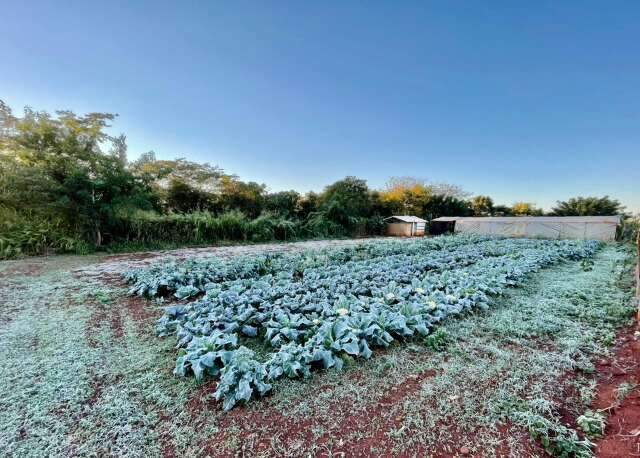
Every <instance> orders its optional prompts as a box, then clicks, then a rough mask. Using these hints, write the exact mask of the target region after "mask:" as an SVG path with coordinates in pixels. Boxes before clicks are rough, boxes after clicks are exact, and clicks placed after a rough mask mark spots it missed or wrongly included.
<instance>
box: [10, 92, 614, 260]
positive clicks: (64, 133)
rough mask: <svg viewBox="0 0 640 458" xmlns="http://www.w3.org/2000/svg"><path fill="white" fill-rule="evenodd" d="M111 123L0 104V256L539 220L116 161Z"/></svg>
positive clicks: (405, 195) (405, 181)
mask: <svg viewBox="0 0 640 458" xmlns="http://www.w3.org/2000/svg"><path fill="white" fill-rule="evenodd" d="M114 119H115V115H112V114H108V113H88V114H85V115H81V116H80V115H76V114H75V113H73V112H70V111H57V112H56V113H55V115H52V114H50V113H47V112H44V111H34V110H32V109H30V108H25V110H24V113H23V114H22V115H21V116H16V115H14V113H13V112H12V110H11V108H10V107H9V106H8V105H7V104H6V103H4V102H3V101H2V100H0V258H8V257H13V256H18V255H21V254H42V253H46V252H48V251H51V250H54V251H57V252H65V251H66V252H73V251H75V252H88V251H91V250H94V249H100V248H107V249H110V250H125V249H137V248H145V247H148V248H152V247H169V246H179V245H185V244H205V243H219V242H224V241H256V242H257V241H268V240H292V239H300V238H318V237H347V236H365V235H377V234H381V233H382V231H383V228H384V223H383V218H384V217H386V216H389V215H392V214H411V215H417V216H421V217H424V218H425V219H427V220H431V219H433V218H436V217H438V216H443V215H457V216H469V215H478V216H487V215H540V214H542V211H541V210H540V209H538V208H536V206H535V205H534V204H532V203H527V202H518V203H515V204H513V205H512V206H502V205H496V204H494V202H493V200H492V199H491V198H490V197H488V196H474V197H471V196H470V195H469V194H468V193H466V192H465V191H464V190H463V189H461V188H460V187H458V186H455V185H450V184H446V183H427V182H425V181H423V180H418V179H415V178H408V177H404V178H392V179H391V180H389V182H388V183H387V185H386V187H384V188H383V189H380V190H376V189H370V188H369V187H368V185H367V183H366V181H365V180H362V179H359V178H357V177H346V178H344V179H342V180H339V181H336V182H335V183H333V184H330V185H328V186H327V187H326V188H325V189H324V190H323V191H322V192H319V193H315V192H308V193H306V194H300V193H298V192H297V191H294V190H290V191H281V192H269V190H268V188H267V186H266V185H265V184H260V183H255V182H247V181H243V180H241V179H240V178H239V177H237V176H235V175H233V174H229V173H226V172H225V171H224V170H223V169H221V168H220V167H218V166H214V165H210V164H207V163H205V164H199V163H196V162H192V161H188V160H186V159H175V160H160V159H157V158H156V156H155V154H154V153H153V152H148V153H145V154H142V155H141V156H140V157H139V158H138V159H137V160H135V161H128V159H127V142H126V137H125V136H124V135H120V136H111V135H109V134H108V133H107V130H108V128H109V127H110V126H111V122H112V121H113V120H114ZM622 211H623V207H622V206H621V205H620V203H619V202H618V201H616V200H614V199H610V198H609V197H606V196H605V197H602V198H591V197H590V198H575V199H570V200H568V201H566V202H558V205H557V206H556V207H555V208H554V209H553V213H554V214H558V215H585V214H589V215H604V214H606V215H609V214H619V213H621V212H622Z"/></svg>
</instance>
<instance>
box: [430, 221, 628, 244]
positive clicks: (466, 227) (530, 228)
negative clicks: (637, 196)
mask: <svg viewBox="0 0 640 458" xmlns="http://www.w3.org/2000/svg"><path fill="white" fill-rule="evenodd" d="M621 220H622V218H621V217H620V216H512V217H508V216H505V217H491V216H487V217H457V216H443V217H440V218H436V219H434V220H433V221H432V222H431V224H430V232H431V233H432V234H434V235H437V234H441V233H444V232H462V233H475V234H494V235H503V236H507V237H529V238H548V239H584V240H605V241H610V240H615V238H616V232H617V229H618V226H619V225H620V223H621Z"/></svg>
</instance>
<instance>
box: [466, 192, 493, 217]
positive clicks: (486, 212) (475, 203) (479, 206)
mask: <svg viewBox="0 0 640 458" xmlns="http://www.w3.org/2000/svg"><path fill="white" fill-rule="evenodd" d="M471 209H472V210H473V216H491V215H492V214H493V199H491V197H489V196H475V197H473V198H472V199H471Z"/></svg>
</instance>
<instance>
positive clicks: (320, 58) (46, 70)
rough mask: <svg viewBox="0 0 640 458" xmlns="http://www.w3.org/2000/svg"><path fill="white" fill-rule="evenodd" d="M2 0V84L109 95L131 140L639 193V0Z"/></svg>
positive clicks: (70, 101) (621, 195)
mask: <svg viewBox="0 0 640 458" xmlns="http://www.w3.org/2000/svg"><path fill="white" fill-rule="evenodd" d="M0 2H1V3H2V7H1V8H0V10H1V11H2V18H1V19H0V23H1V24H2V27H1V32H0V98H3V99H4V100H5V101H6V102H7V103H9V104H10V105H11V106H12V107H13V108H14V109H17V110H20V109H21V107H22V106H24V105H30V106H32V107H33V108H36V109H47V110H55V109H62V108H64V109H72V110H74V111H76V112H79V113H83V112H87V111H106V112H114V113H118V114H119V115H120V117H119V119H118V120H117V122H116V124H115V126H114V133H119V132H124V133H126V134H127V136H128V141H129V152H130V158H135V157H136V156H137V155H139V154H140V153H142V152H144V151H148V150H154V151H156V153H157V155H158V157H160V158H174V157H187V158H188V159H191V160H195V161H201V162H204V161H208V162H211V163H213V164H218V165H220V166H221V167H222V168H224V169H225V170H226V171H228V172H231V173H236V174H238V175H240V177H241V178H243V179H246V180H254V181H258V182H264V183H267V184H268V185H269V187H270V189H271V190H282V189H290V188H293V189H296V190H298V191H302V192H304V191H307V190H320V189H322V187H323V186H324V185H326V184H329V183H331V182H333V181H335V180H337V179H339V178H342V177H344V176H346V175H356V176H358V177H361V178H365V179H367V180H368V182H369V185H370V186H372V187H381V186H382V185H383V184H384V183H385V181H386V180H387V178H388V177H390V176H416V177H420V178H425V179H429V180H431V181H447V182H452V183H456V184H459V185H461V186H463V187H464V188H465V189H467V190H468V191H470V192H473V193H476V194H489V195H491V196H493V197H494V199H495V200H496V201H497V202H498V203H504V204H511V203H513V202H514V201H516V200H525V201H533V202H536V203H537V204H538V205H540V206H542V207H545V208H549V207H550V206H551V205H553V203H554V202H555V200H557V199H566V198H569V197H571V196H575V195H604V194H609V195H610V196H612V197H616V198H618V199H620V200H621V201H622V202H623V203H624V204H625V205H627V207H628V208H629V209H631V210H634V211H640V148H639V146H640V2H639V1H637V0H632V1H605V0H602V1H555V0H554V1H535V2H532V1H511V0H509V1H474V0H469V1H441V2H428V1H416V2H410V1H400V2H398V1H391V0H389V1H386V2H373V1H367V2H365V1H362V2H353V1H329V0H327V1H302V2H301V1H295V2H294V1H292V2H285V1H272V2H268V1H256V2H243V1H228V2H213V1H204V0H203V1H200V2H192V1H185V2H177V1H172V2H166V3H162V2H157V1H148V2H142V1H133V0H131V1H122V2H120V1H108V2H95V1H86V0H85V1H50V2H39V1H34V0H32V1H25V2H18V1H10V0H0Z"/></svg>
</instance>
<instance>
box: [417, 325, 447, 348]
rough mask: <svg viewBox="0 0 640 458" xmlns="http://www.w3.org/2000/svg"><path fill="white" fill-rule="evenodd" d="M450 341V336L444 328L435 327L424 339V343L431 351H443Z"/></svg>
mask: <svg viewBox="0 0 640 458" xmlns="http://www.w3.org/2000/svg"><path fill="white" fill-rule="evenodd" d="M450 342H451V337H450V336H449V334H448V333H447V331H446V329H444V328H438V329H436V330H435V331H434V332H433V333H432V334H429V335H428V336H427V337H425V339H424V343H425V345H426V346H427V347H429V348H431V349H432V350H433V351H443V350H444V349H445V348H447V346H448V345H449V343H450Z"/></svg>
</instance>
